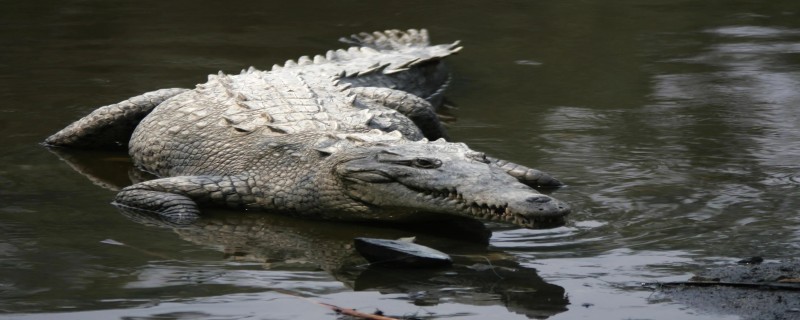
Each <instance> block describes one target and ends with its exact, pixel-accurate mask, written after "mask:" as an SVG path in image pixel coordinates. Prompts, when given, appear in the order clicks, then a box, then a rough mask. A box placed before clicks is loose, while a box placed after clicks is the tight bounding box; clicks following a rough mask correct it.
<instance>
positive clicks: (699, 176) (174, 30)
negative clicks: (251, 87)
mask: <svg viewBox="0 0 800 320" xmlns="http://www.w3.org/2000/svg"><path fill="white" fill-rule="evenodd" d="M409 27H426V28H428V29H429V30H430V32H431V34H432V36H433V38H434V41H435V42H451V41H453V40H456V39H461V40H462V41H463V44H464V45H465V47H466V48H465V50H464V51H463V52H462V54H460V55H458V56H456V57H454V58H453V59H452V60H451V66H452V69H453V72H454V76H455V81H454V85H453V87H452V90H451V91H450V93H449V96H448V97H449V99H450V100H451V101H452V102H453V103H454V104H455V105H457V106H458V108H457V109H455V110H452V111H451V114H452V115H454V116H455V117H457V120H456V121H455V122H454V123H452V124H451V127H450V133H451V136H452V137H453V138H454V140H459V141H464V142H467V143H468V144H469V145H470V146H471V147H472V148H473V149H477V150H482V151H486V152H487V153H490V154H492V155H494V156H497V157H500V158H505V159H508V160H513V161H516V162H519V163H523V164H526V165H529V166H532V167H536V168H540V169H543V170H546V171H548V172H551V173H553V174H555V175H556V176H558V177H559V178H560V179H561V180H562V181H565V182H567V183H568V184H569V186H568V187H567V188H564V189H562V190H559V191H557V192H556V193H555V194H554V195H555V196H556V197H558V198H559V199H562V200H565V201H568V202H570V203H571V204H572V205H573V207H574V209H575V210H574V212H573V214H572V215H571V217H570V222H569V224H568V225H567V226H565V227H562V228H557V229H551V230H519V229H510V228H508V227H506V226H501V225H493V226H492V227H493V229H494V230H495V234H494V237H493V238H492V242H491V246H490V247H488V248H487V247H485V246H479V245H468V244H464V243H462V242H458V241H454V240H444V239H440V238H438V237H435V236H430V235H428V236H426V235H420V239H421V241H423V243H426V244H428V245H431V246H434V247H437V248H438V249H440V250H443V251H445V252H448V253H452V254H454V255H455V256H456V260H457V261H456V262H457V264H456V267H454V268H453V269H446V270H434V271H430V272H427V271H426V272H422V271H419V272H417V271H414V272H391V271H380V270H378V271H376V270H372V269H365V268H364V267H363V266H362V265H361V263H363V262H360V260H359V259H358V257H356V256H354V255H353V254H352V249H351V247H350V244H351V242H350V241H351V239H352V238H353V237H356V236H365V235H367V236H376V237H385V238H392V237H400V236H407V235H409V232H408V231H404V230H398V229H390V228H381V227H366V226H353V225H348V224H334V223H328V222H319V221H300V220H297V219H293V218H287V217H276V216H269V215H266V216H263V215H256V216H251V215H244V216H243V215H242V214H240V213H230V212H224V211H219V210H209V217H208V218H207V219H204V220H203V223H204V224H202V225H198V226H196V227H195V228H191V229H187V230H170V229H164V228H157V227H152V226H148V225H144V224H140V223H137V222H135V221H132V220H131V219H128V218H126V217H125V216H123V215H121V214H120V213H119V212H118V211H117V210H116V209H115V208H113V207H112V206H110V205H109V201H110V199H111V198H112V197H113V195H114V193H115V192H114V191H113V189H114V188H115V187H119V186H124V185H126V184H128V183H129V181H130V180H129V178H128V172H129V169H130V162H129V161H128V160H127V157H126V155H125V154H124V153H123V154H120V153H105V152H81V153H69V154H62V155H56V154H53V153H51V152H49V151H48V150H46V149H45V148H43V147H41V146H39V145H38V143H39V142H40V141H42V140H43V139H44V138H45V137H46V136H47V135H49V134H51V133H53V132H55V131H56V130H58V129H60V128H62V127H63V126H64V125H66V124H68V123H69V122H71V121H72V120H74V119H76V118H78V117H80V116H82V115H84V114H85V113H87V112H89V111H90V110H92V109H94V108H95V107H97V106H100V105H104V104H108V103H114V102H117V101H121V100H123V99H125V98H127V97H129V96H132V95H136V94H139V93H141V92H145V91H150V90H154V89H158V88H166V87H192V86H193V85H194V84H195V83H198V82H202V81H204V79H205V76H206V74H209V73H216V71H218V70H224V71H226V72H238V70H240V69H241V68H243V67H247V66H250V65H254V66H256V67H267V66H271V65H272V64H273V63H276V62H280V61H284V60H286V59H289V58H296V57H298V56H300V55H304V54H316V53H320V52H324V51H325V50H328V49H331V48H335V47H339V46H340V45H339V44H338V43H337V42H336V41H335V40H336V39H337V38H338V37H339V36H342V35H346V34H350V33H354V32H359V31H372V30H381V29H387V28H409ZM0 45H2V46H1V47H2V50H0V146H2V149H0V312H3V313H5V314H6V315H4V316H0V318H5V317H8V318H21V319H52V318H56V317H57V318H59V319H110V318H126V319H152V318H158V319H177V318H181V319H188V318H192V319H242V318H256V319H296V318H303V319H333V318H336V316H335V315H334V314H333V313H332V312H331V311H329V310H327V309H325V308H323V307H322V306H320V305H318V304H315V303H314V302H310V301H308V300H304V299H301V298H299V297H300V296H302V297H307V298H310V299H312V300H316V301H319V302H325V303H332V304H336V305H340V306H344V307H353V308H357V309H359V310H363V311H368V312H372V311H374V310H375V309H381V310H383V311H384V312H386V313H387V314H388V315H393V316H414V315H415V316H418V317H424V316H430V317H432V318H437V319H438V318H449V317H452V318H458V319H499V318H502V319H525V318H535V317H539V318H544V317H552V318H553V319H581V318H585V319H628V318H637V319H643V318H644V319H720V318H723V317H731V318H735V317H736V316H735V315H728V316H721V315H713V314H706V313H703V312H702V311H698V310H692V309H687V308H685V307H684V306H682V305H680V304H678V303H675V302H672V301H669V300H655V299H653V298H652V296H651V292H650V291H648V290H646V289H642V288H641V287H639V286H638V285H637V284H638V283H639V282H646V281H667V280H679V279H681V280H682V279H685V278H686V277H687V275H688V274H689V273H691V272H692V271H693V270H698V269H700V268H703V267H705V266H707V265H708V264H721V263H729V262H731V261H735V260H736V259H738V258H741V257H747V256H754V255H761V256H764V257H766V258H768V259H779V258H782V257H792V256H798V255H799V254H800V245H798V243H800V107H798V106H800V4H798V2H797V1H794V0H792V1H790V0H776V1H769V2H765V1H701V0H685V1H659V0H653V1H623V0H616V1H602V2H601V1H595V2H586V1H517V2H511V1H507V2H502V3H497V2H494V1H473V2H459V1H452V2H450V1H438V2H426V3H422V2H419V3H413V4H409V3H405V2H397V3H387V4H381V5H377V4H373V3H363V2H356V1H336V2H320V3H318V4H311V3H310V2H302V3H296V4H295V3H291V2H284V3H275V4H267V3H262V2H252V3H247V4H245V3H229V2H209V3H206V4H201V3H197V2H175V1H170V2H168V3H166V2H153V3H145V2H141V1H140V2H132V3H129V4H126V3H119V2H108V1H59V2H55V1H37V2H35V3H34V2H23V1H4V2H3V10H2V11H0ZM59 156H60V157H63V158H64V159H71V161H73V162H66V161H62V160H60V159H61V158H60V157H59ZM74 161H77V163H79V164H80V165H79V166H77V165H75V164H74ZM71 163H73V164H72V165H73V166H75V167H73V166H71ZM85 174H88V175H91V176H93V177H99V178H101V179H99V180H90V179H87V177H86V176H85ZM107 239H111V240H113V241H106V240H107ZM486 259H488V260H486ZM487 261H491V263H492V265H494V266H495V267H496V268H494V269H492V268H488V264H487ZM565 294H566V296H567V298H568V301H567V300H565V299H563V298H564V296H565ZM567 302H568V303H569V304H567Z"/></svg>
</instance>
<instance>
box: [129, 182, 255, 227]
mask: <svg viewBox="0 0 800 320" xmlns="http://www.w3.org/2000/svg"><path fill="white" fill-rule="evenodd" d="M254 203H255V197H254V196H253V193H252V190H251V188H250V185H249V183H248V180H247V178H245V177H239V176H180V177H171V178H162V179H155V180H150V181H145V182H141V183H137V184H134V185H132V186H129V187H126V188H124V189H122V191H120V192H119V193H118V194H117V197H116V198H115V199H114V202H113V204H114V205H116V206H118V207H121V208H123V209H128V210H134V211H144V212H148V213H152V214H155V215H157V216H159V217H160V218H161V219H163V220H166V221H168V222H171V223H175V224H187V223H191V222H192V221H194V220H196V219H197V218H198V217H199V215H200V211H199V210H198V207H197V205H198V204H216V205H221V206H228V207H242V206H246V205H251V204H254Z"/></svg>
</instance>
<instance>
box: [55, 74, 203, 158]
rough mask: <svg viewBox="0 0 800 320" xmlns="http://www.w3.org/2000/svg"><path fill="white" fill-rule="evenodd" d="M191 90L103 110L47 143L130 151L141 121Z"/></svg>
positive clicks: (136, 99)
mask: <svg viewBox="0 0 800 320" xmlns="http://www.w3.org/2000/svg"><path fill="white" fill-rule="evenodd" d="M186 91H188V89H179V88H172V89H161V90H156V91H151V92H147V93H144V94H141V95H138V96H135V97H132V98H130V99H128V100H125V101H122V102H120V103H115V104H111V105H107V106H104V107H100V108H98V109H97V110H94V111H93V112H92V113H90V114H88V115H86V116H85V117H83V118H81V119H79V120H77V121H75V122H73V123H72V124H70V125H69V126H67V127H66V128H64V129H61V131H59V132H56V133H55V134H53V135H52V136H49V137H47V139H45V140H44V144H46V145H49V146H59V147H73V148H84V149H122V148H127V146H128V140H130V138H131V134H133V130H134V129H136V126H137V125H138V124H139V122H140V121H142V119H143V118H144V117H145V116H146V115H147V114H148V113H150V111H152V110H153V108H155V107H156V106H158V105H159V104H161V102H164V100H167V99H169V98H172V97H174V96H176V95H178V94H181V93H183V92H186Z"/></svg>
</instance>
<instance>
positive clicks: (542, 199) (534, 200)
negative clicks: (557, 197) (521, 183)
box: [525, 197, 553, 203]
mask: <svg viewBox="0 0 800 320" xmlns="http://www.w3.org/2000/svg"><path fill="white" fill-rule="evenodd" d="M550 200H553V199H552V198H550V197H530V198H528V199H525V201H527V202H531V203H548V202H550Z"/></svg>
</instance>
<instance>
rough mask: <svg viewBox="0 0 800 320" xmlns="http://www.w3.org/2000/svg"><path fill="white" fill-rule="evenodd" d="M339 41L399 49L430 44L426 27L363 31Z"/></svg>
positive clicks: (376, 48)
mask: <svg viewBox="0 0 800 320" xmlns="http://www.w3.org/2000/svg"><path fill="white" fill-rule="evenodd" d="M339 41H341V42H344V43H347V44H351V45H354V46H358V47H368V48H372V49H375V50H397V49H401V48H406V47H426V46H428V45H430V38H429V37H428V30H425V29H408V30H406V31H401V30H397V29H392V30H386V31H375V32H373V33H367V32H361V33H358V34H353V35H351V36H350V37H342V38H340V39H339Z"/></svg>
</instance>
